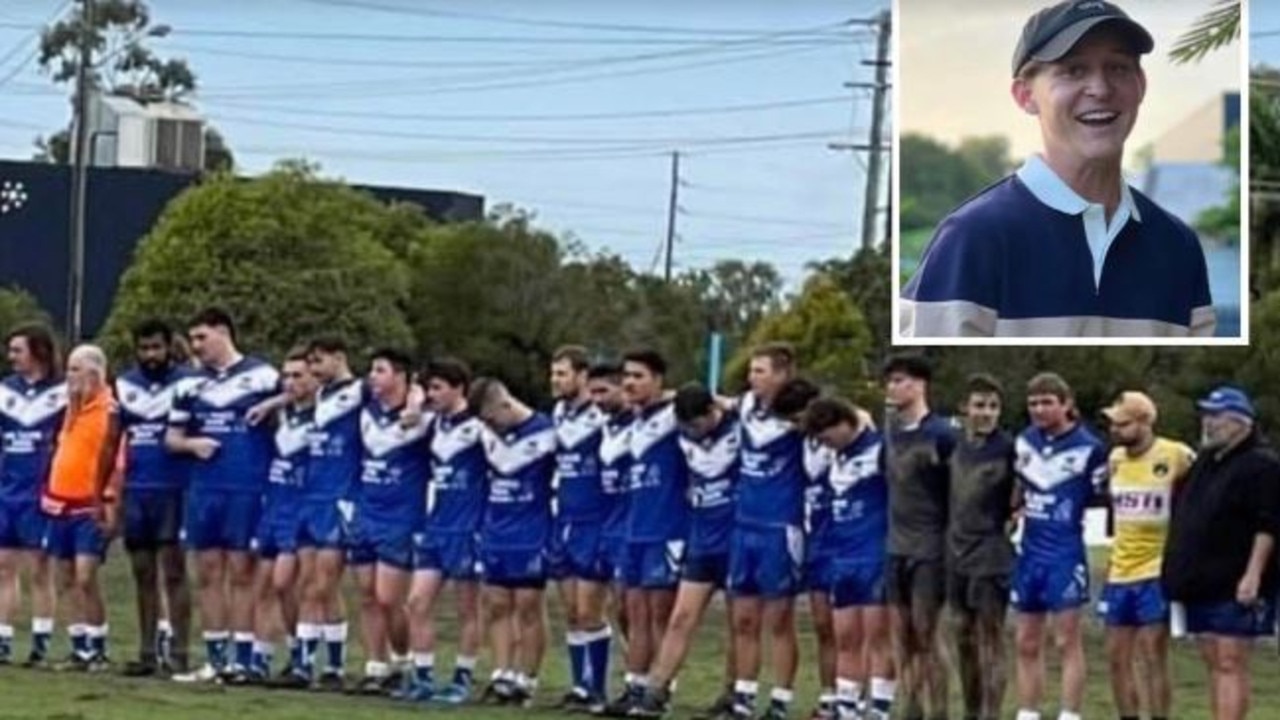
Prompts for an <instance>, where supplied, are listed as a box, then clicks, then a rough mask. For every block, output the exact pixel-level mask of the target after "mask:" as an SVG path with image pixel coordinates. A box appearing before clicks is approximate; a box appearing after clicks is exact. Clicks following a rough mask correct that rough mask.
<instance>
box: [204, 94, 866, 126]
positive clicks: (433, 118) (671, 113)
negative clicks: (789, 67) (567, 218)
mask: <svg viewBox="0 0 1280 720" xmlns="http://www.w3.org/2000/svg"><path fill="white" fill-rule="evenodd" d="M848 101H849V99H848V97H847V96H843V95H836V96H828V97H815V98H801V99H796V100H777V101H772V102H760V103H747V104H741V105H710V106H701V107H690V108H669V109H655V110H634V111H618V112H597V113H567V114H545V115H543V114H535V115H506V114H458V115H439V114H432V113H395V112H370V111H361V110H327V109H326V110H320V109H318V108H315V107H301V106H296V105H294V106H285V105H273V104H270V103H255V102H240V101H235V100H214V101H212V103H211V104H213V105H216V106H225V107H230V108H238V109H244V110H254V111H259V112H273V113H279V114H281V115H303V116H306V117H312V118H314V117H316V116H318V115H319V116H324V117H332V118H352V119H378V120H393V121H394V120H404V121H412V122H466V123H477V122H498V123H524V122H528V123H540V122H590V121H597V120H639V119H645V118H668V117H687V116H698V115H730V114H737V113H751V112H760V111H764V110H788V109H793V108H806V107H817V106H822V105H840V104H843V103H846V102H848Z"/></svg>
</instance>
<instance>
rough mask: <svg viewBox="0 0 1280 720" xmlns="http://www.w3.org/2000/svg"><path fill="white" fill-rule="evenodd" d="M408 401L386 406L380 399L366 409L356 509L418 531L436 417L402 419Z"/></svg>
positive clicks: (369, 519) (375, 520)
mask: <svg viewBox="0 0 1280 720" xmlns="http://www.w3.org/2000/svg"><path fill="white" fill-rule="evenodd" d="M403 411H404V408H403V407H398V408H385V407H383V406H382V404H381V403H379V402H378V401H377V400H373V401H370V402H368V403H366V404H365V406H364V408H363V409H361V411H360V442H361V444H362V446H363V447H364V452H363V454H362V456H361V463H360V492H359V493H358V494H357V496H356V498H357V499H356V508H357V510H356V512H357V514H359V515H360V516H362V517H364V518H365V520H366V522H372V523H373V524H377V525H390V526H393V527H394V528H396V529H399V530H404V529H406V528H407V529H409V530H411V531H412V532H417V531H419V530H421V529H422V522H423V520H424V519H425V517H426V512H427V481H428V479H429V478H430V477H431V447H430V445H431V422H430V420H431V419H432V418H430V417H424V418H423V420H422V422H419V423H418V424H417V425H414V426H413V427H410V428H406V427H404V426H403V425H402V424H401V423H400V415H401V413H402V412H403Z"/></svg>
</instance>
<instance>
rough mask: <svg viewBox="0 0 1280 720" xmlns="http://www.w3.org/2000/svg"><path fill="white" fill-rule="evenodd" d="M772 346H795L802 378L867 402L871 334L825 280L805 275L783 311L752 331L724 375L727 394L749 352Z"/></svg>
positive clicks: (840, 292) (744, 366)
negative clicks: (802, 286) (803, 281)
mask: <svg viewBox="0 0 1280 720" xmlns="http://www.w3.org/2000/svg"><path fill="white" fill-rule="evenodd" d="M776 341H781V342H788V343H791V344H792V345H794V346H795V349H796V356H797V360H798V362H799V365H800V372H801V374H802V375H804V376H806V377H808V378H810V379H812V380H814V381H815V382H818V383H820V384H821V385H823V386H825V387H828V388H830V389H831V390H833V391H835V392H839V393H842V394H845V395H847V396H849V397H851V398H853V399H854V400H856V401H861V402H864V403H866V402H868V401H869V400H868V398H869V396H870V393H871V386H869V385H868V384H867V380H868V378H869V377H870V375H869V374H868V372H867V368H866V358H867V356H868V354H869V352H870V350H871V347H872V338H871V332H870V330H869V329H868V328H867V322H866V319H865V318H863V316H862V313H861V312H859V310H858V308H857V307H856V306H855V305H854V304H853V300H852V299H851V298H850V297H849V295H848V294H847V293H845V292H844V290H842V289H841V288H840V286H839V285H837V284H836V281H835V280H834V279H833V278H831V277H830V276H828V275H825V274H822V273H815V274H813V275H810V276H809V278H808V280H806V281H805V285H804V289H803V290H802V291H801V292H800V294H799V295H798V296H796V297H795V298H794V299H793V300H792V301H791V303H790V304H789V305H788V306H787V307H786V308H785V309H783V310H782V311H780V312H776V313H773V314H772V315H769V316H767V317H765V318H764V320H762V321H761V322H760V324H759V325H757V326H756V328H755V330H753V331H752V333H751V335H750V337H749V338H748V342H747V344H746V345H745V346H743V347H742V348H739V350H738V351H737V352H736V353H735V354H734V356H733V358H732V359H731V360H730V361H729V364H728V367H727V368H726V370H725V379H726V381H727V385H728V386H729V387H730V389H734V388H735V383H736V384H737V385H738V386H741V384H742V383H743V382H744V380H745V378H746V371H747V365H748V363H749V361H750V355H751V348H753V347H755V346H757V345H760V344H763V343H766V342H776Z"/></svg>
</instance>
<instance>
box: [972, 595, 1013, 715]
mask: <svg viewBox="0 0 1280 720" xmlns="http://www.w3.org/2000/svg"><path fill="white" fill-rule="evenodd" d="M1004 615H1005V613H1004V607H1003V606H1001V608H1000V611H999V612H990V613H978V618H977V622H976V627H977V641H978V667H979V668H980V669H981V672H980V676H981V684H982V703H981V711H980V715H979V717H981V718H983V719H984V720H996V719H997V718H1000V717H1002V713H1003V708H1004V694H1005V687H1006V686H1007V685H1008V673H1009V661H1008V658H1007V654H1008V653H1006V652H1005V637H1004Z"/></svg>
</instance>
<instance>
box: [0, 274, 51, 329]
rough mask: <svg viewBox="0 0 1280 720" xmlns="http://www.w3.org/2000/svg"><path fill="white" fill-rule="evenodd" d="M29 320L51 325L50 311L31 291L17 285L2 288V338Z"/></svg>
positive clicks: (0, 308) (0, 291)
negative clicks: (46, 310) (43, 306)
mask: <svg viewBox="0 0 1280 720" xmlns="http://www.w3.org/2000/svg"><path fill="white" fill-rule="evenodd" d="M28 322H37V323H43V324H45V325H51V322H50V318H49V313H47V312H45V310H44V308H42V307H40V303H39V302H37V301H36V299H35V296H33V295H32V294H31V293H29V292H27V291H26V290H23V289H22V288H20V287H17V286H13V287H7V288H0V338H3V337H4V336H5V335H8V334H9V331H11V330H13V328H15V327H17V326H18V325H21V324H23V323H28Z"/></svg>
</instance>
